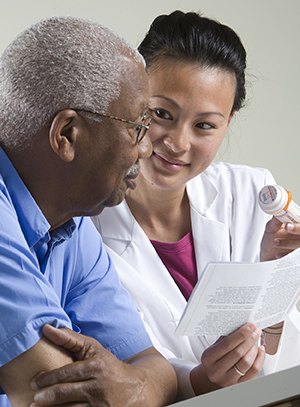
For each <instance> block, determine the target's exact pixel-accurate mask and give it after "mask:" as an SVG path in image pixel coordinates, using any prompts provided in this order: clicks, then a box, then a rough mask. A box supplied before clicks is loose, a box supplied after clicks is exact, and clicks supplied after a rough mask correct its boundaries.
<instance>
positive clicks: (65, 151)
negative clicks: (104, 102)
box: [49, 109, 80, 162]
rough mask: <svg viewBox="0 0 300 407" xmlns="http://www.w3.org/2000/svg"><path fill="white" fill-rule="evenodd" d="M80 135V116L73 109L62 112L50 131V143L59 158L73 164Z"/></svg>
mask: <svg viewBox="0 0 300 407" xmlns="http://www.w3.org/2000/svg"><path fill="white" fill-rule="evenodd" d="M79 134H80V124H79V120H78V114H77V113H76V112H75V111H74V110H71V109H67V110H62V111H61V112H59V113H58V114H57V115H56V116H55V117H54V119H53V120H52V123H51V126H50V130H49V142H50V145H51V148H52V150H53V151H54V152H55V153H56V154H57V155H59V157H60V158H61V159H62V160H64V161H66V162H71V161H73V160H74V158H75V146H76V141H77V137H78V135H79Z"/></svg>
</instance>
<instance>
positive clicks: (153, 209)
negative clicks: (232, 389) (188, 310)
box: [93, 11, 300, 398]
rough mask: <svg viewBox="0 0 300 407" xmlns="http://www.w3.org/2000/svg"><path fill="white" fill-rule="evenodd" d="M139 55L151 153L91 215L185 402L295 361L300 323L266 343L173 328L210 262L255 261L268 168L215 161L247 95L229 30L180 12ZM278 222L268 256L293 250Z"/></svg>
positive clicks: (251, 334)
mask: <svg viewBox="0 0 300 407" xmlns="http://www.w3.org/2000/svg"><path fill="white" fill-rule="evenodd" d="M139 51H140V52H141V54H142V55H143V56H144V58H145V60H146V66H147V73H148V76H149V86H150V99H149V110H150V113H151V115H152V117H153V121H152V124H151V127H150V130H149V137H150V139H151V141H152V144H153V153H152V155H151V157H150V158H149V159H146V160H142V161H141V163H140V164H141V173H140V175H139V177H138V179H137V187H136V189H135V190H134V191H132V190H129V191H128V192H127V194H126V202H123V203H122V204H121V205H119V206H118V207H116V208H109V209H105V210H104V212H103V213H102V214H101V215H100V216H99V217H96V218H94V219H93V220H94V222H95V225H96V227H97V228H98V230H99V232H100V233H101V235H102V237H103V240H104V242H105V244H106V245H107V247H108V250H109V252H110V254H111V256H112V258H113V261H114V262H115V264H116V267H117V269H118V271H119V274H120V278H121V281H122V284H123V285H124V286H125V287H126V288H127V290H128V291H129V292H130V293H131V295H132V297H133V298H134V300H135V302H136V305H137V307H138V309H139V311H140V313H141V316H142V318H143V320H144V323H145V325H146V327H147V329H148V331H149V333H150V335H151V338H152V340H153V343H154V345H155V346H156V347H157V349H158V350H159V351H160V352H162V353H163V355H164V356H165V357H167V358H168V359H169V360H170V362H171V363H172V364H173V366H174V367H175V369H176V372H177V375H178V379H179V388H180V392H181V395H180V396H179V398H188V397H192V396H194V395H195V394H203V393H206V392H208V391H212V390H214V389H217V388H220V387H225V386H228V385H232V384H235V383H239V382H242V381H245V380H249V379H252V378H254V377H256V376H257V374H258V373H259V372H260V371H262V373H261V374H265V373H268V372H273V371H275V370H280V369H282V368H285V367H289V366H291V365H292V364H296V363H297V357H295V354H294V355H293V356H291V355H290V354H289V352H288V349H289V348H290V346H291V344H290V343H289V340H288V338H289V337H290V336H291V335H292V336H293V337H294V341H293V347H294V348H293V349H295V352H297V349H296V348H297V346H298V347H299V350H300V335H299V330H298V327H299V326H300V323H299V324H298V322H297V321H298V318H299V316H298V313H297V311H296V310H295V311H294V312H293V314H292V316H291V318H290V319H288V320H287V321H286V322H285V323H284V324H283V322H281V323H279V324H277V325H275V326H273V327H270V328H268V329H266V330H265V332H264V333H263V335H262V340H263V343H264V345H265V347H264V346H257V344H256V343H257V341H258V339H259V337H260V336H261V330H260V329H259V328H257V327H256V326H255V325H254V324H246V325H245V326H243V327H241V328H240V329H238V330H237V331H236V332H234V333H232V334H231V335H229V336H227V337H225V338H219V339H218V338H216V337H211V336H206V337H178V336H175V335H174V330H175V327H176V326H177V324H178V321H179V319H180V317H181V314H182V312H183V310H184V307H185V305H186V302H187V300H188V298H189V296H190V294H191V291H192V289H193V287H194V285H195V284H196V282H197V280H198V278H199V277H200V276H201V272H202V271H203V269H204V267H205V266H206V264H207V263H208V262H210V261H251V262H252V261H253V262H254V261H258V260H259V256H260V243H261V239H262V236H263V235H264V229H265V226H266V223H267V221H268V220H269V218H268V217H267V216H266V215H265V214H264V213H263V212H262V211H261V210H260V208H259V207H258V205H257V203H256V201H257V195H258V191H259V190H260V189H261V188H262V187H263V186H264V185H266V184H269V183H273V182H274V179H273V177H272V175H271V174H270V173H269V172H268V171H267V170H263V169H253V168H249V167H246V166H241V165H230V164H226V163H212V161H213V159H214V157H215V155H216V153H217V151H218V149H219V147H220V145H221V143H222V141H223V139H224V136H225V134H226V132H227V129H228V127H229V125H230V122H231V119H232V117H233V116H234V114H235V113H236V112H237V111H238V110H239V109H240V108H241V106H242V104H243V101H244V99H245V67H246V53H245V50H244V47H243V45H242V44H241V42H240V39H239V38H238V36H237V35H236V34H235V33H234V32H233V31H232V30H231V29H230V28H229V27H226V26H224V25H221V24H219V23H218V22H215V21H213V20H210V19H207V18H203V17H200V16H199V15H198V14H196V13H186V14H184V13H182V12H180V11H176V12H174V13H172V14H170V15H168V16H167V15H162V16H159V17H158V18H157V19H156V20H155V21H154V22H153V24H152V26H151V27H150V30H149V32H148V34H147V35H146V37H145V39H144V41H143V42H142V43H141V45H140V47H139ZM279 229H280V225H279V223H278V222H277V221H276V220H273V221H272V222H271V223H270V224H269V225H268V233H266V234H265V235H264V242H263V247H264V251H263V253H262V257H263V258H264V260H266V259H271V258H275V256H279V255H280V251H279V249H280V250H283V251H282V253H283V254H285V252H286V251H289V250H291V249H293V248H295V247H297V246H298V240H297V239H294V240H293V239H287V238H288V237H289V236H290V235H289V234H288V233H287V231H286V230H282V229H280V230H279ZM294 233H298V231H297V228H296V230H294ZM281 235H282V236H281ZM293 236H294V235H293ZM296 237H297V236H296ZM275 238H276V242H277V246H276V247H275V246H274V245H273V240H274V239H275ZM285 240H287V241H288V244H292V245H293V247H292V246H291V247H286V245H285V243H283V242H284V241H285ZM278 243H281V247H280V246H278ZM294 246H295V247H294ZM283 339H284V343H282V342H283ZM297 341H298V342H299V344H298V342H297ZM266 352H267V353H268V355H267V356H266V355H265V353H266ZM265 357H266V358H267V360H266V362H265ZM291 359H292V361H291ZM263 366H264V367H263Z"/></svg>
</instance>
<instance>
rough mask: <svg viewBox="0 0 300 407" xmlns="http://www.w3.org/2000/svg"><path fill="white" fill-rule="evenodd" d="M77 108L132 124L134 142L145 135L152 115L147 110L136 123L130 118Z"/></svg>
mask: <svg viewBox="0 0 300 407" xmlns="http://www.w3.org/2000/svg"><path fill="white" fill-rule="evenodd" d="M78 110H80V111H82V112H87V113H94V114H97V115H98V116H102V117H107V118H108V119H113V120H118V121H120V122H123V123H129V124H132V125H133V126H135V129H134V134H135V137H136V139H135V140H136V144H138V143H140V142H141V141H142V140H143V138H144V137H145V135H146V133H147V131H148V130H149V127H150V124H151V122H152V117H151V116H150V114H149V112H146V113H145V114H144V115H143V117H142V120H141V123H136V122H132V121H130V120H125V119H120V118H119V117H116V116H112V115H110V114H106V113H98V112H93V111H90V110H85V109H78Z"/></svg>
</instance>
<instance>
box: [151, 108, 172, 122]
mask: <svg viewBox="0 0 300 407" xmlns="http://www.w3.org/2000/svg"><path fill="white" fill-rule="evenodd" d="M152 111H153V113H154V115H155V116H156V117H158V118H159V119H165V120H172V116H171V115H170V113H169V112H167V111H166V110H164V109H152Z"/></svg>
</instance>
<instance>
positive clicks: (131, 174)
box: [126, 161, 141, 178]
mask: <svg viewBox="0 0 300 407" xmlns="http://www.w3.org/2000/svg"><path fill="white" fill-rule="evenodd" d="M140 167H141V166H140V163H139V161H137V162H136V163H135V164H134V165H133V166H132V167H131V168H130V169H129V171H128V172H127V174H126V178H127V177H128V178H131V177H134V176H136V175H138V173H139V172H140Z"/></svg>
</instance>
